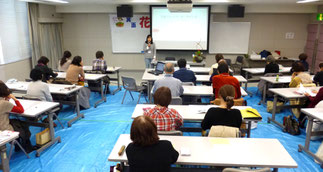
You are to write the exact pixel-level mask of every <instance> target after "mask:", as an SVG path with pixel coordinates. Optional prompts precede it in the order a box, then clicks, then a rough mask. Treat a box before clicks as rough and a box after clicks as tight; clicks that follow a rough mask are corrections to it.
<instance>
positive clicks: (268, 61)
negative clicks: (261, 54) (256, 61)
mask: <svg viewBox="0 0 323 172" xmlns="http://www.w3.org/2000/svg"><path fill="white" fill-rule="evenodd" d="M266 61H267V63H275V62H276V59H275V57H274V56H272V55H269V56H267V58H266Z"/></svg>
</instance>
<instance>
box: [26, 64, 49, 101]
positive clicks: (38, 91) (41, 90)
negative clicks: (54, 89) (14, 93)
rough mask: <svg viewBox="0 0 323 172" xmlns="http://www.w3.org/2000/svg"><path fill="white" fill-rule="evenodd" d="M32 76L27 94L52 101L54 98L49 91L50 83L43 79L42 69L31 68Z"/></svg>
mask: <svg viewBox="0 0 323 172" xmlns="http://www.w3.org/2000/svg"><path fill="white" fill-rule="evenodd" d="M30 78H31V79H32V80H33V81H32V82H31V83H30V84H29V85H28V89H27V95H29V96H32V97H36V98H39V99H40V100H41V101H48V102H52V101H53V98H52V95H51V94H50V92H49V87H48V85H47V84H46V83H44V82H42V81H41V79H42V74H41V71H40V70H38V69H33V70H31V72H30Z"/></svg>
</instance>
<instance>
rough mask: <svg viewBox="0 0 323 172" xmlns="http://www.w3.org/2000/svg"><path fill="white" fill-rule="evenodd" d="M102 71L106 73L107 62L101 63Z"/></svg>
mask: <svg viewBox="0 0 323 172" xmlns="http://www.w3.org/2000/svg"><path fill="white" fill-rule="evenodd" d="M103 65H104V66H103V69H104V72H106V70H107V68H108V65H107V62H106V61H105V60H104V61H103Z"/></svg>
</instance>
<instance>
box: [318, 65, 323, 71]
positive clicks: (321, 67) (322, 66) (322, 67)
mask: <svg viewBox="0 0 323 172" xmlns="http://www.w3.org/2000/svg"><path fill="white" fill-rule="evenodd" d="M319 67H320V70H321V71H323V63H320V65H319Z"/></svg>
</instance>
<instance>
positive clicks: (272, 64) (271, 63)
mask: <svg viewBox="0 0 323 172" xmlns="http://www.w3.org/2000/svg"><path fill="white" fill-rule="evenodd" d="M266 62H267V64H266V67H265V74H266V73H279V66H278V64H277V63H276V59H275V58H274V57H273V56H272V55H269V56H268V57H267V58H266Z"/></svg>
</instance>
